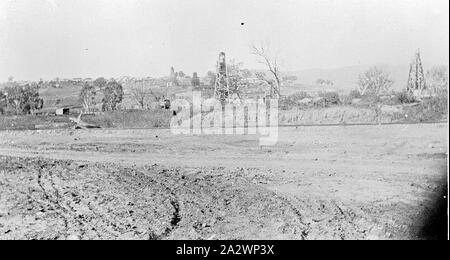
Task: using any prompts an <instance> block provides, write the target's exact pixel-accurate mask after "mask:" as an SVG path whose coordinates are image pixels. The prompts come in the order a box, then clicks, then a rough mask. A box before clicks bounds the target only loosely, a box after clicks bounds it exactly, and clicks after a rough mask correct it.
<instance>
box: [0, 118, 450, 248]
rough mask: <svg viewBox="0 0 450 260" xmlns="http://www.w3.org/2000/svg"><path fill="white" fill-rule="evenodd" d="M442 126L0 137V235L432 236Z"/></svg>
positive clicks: (438, 209)
mask: <svg viewBox="0 0 450 260" xmlns="http://www.w3.org/2000/svg"><path fill="white" fill-rule="evenodd" d="M447 129H448V125H447V124H430V125H398V126H397V125H390V126H352V127H345V126H337V127H301V128H280V129H279V141H278V143H277V145H275V146H270V147H261V146H259V145H258V138H257V136H251V135H241V136H238V135H228V136H206V135H199V136H195V135H188V136H185V135H173V134H172V133H171V132H170V130H89V131H84V130H81V131H76V130H45V131H9V132H0V239H150V240H152V239H439V238H443V236H445V234H446V229H445V230H444V228H445V227H444V226H443V225H445V224H444V223H443V222H442V221H443V220H445V219H446V214H445V213H446V210H447V208H446V206H444V207H442V205H446V203H447V198H446V197H444V196H445V194H446V193H447V184H446V183H447V175H446V170H447V150H448V147H447V140H446V139H447V137H446V136H447ZM444 222H445V221H444Z"/></svg>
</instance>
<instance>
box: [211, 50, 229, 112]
mask: <svg viewBox="0 0 450 260" xmlns="http://www.w3.org/2000/svg"><path fill="white" fill-rule="evenodd" d="M229 96H230V85H229V82H228V71H227V63H226V61H225V52H221V53H219V60H218V61H217V71H216V82H215V85H214V98H215V99H217V100H220V102H221V103H222V104H223V103H225V102H226V101H227V100H228V98H229Z"/></svg>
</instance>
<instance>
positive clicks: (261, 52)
mask: <svg viewBox="0 0 450 260" xmlns="http://www.w3.org/2000/svg"><path fill="white" fill-rule="evenodd" d="M251 48H252V54H253V55H255V56H257V57H258V59H259V62H260V63H261V64H264V65H265V66H266V67H267V69H268V70H269V73H270V74H271V76H272V79H269V78H267V76H266V75H265V74H264V73H258V75H257V77H258V78H259V79H260V80H264V81H265V82H267V83H268V84H269V86H270V88H271V94H272V93H273V94H275V95H276V96H277V97H278V98H279V97H280V96H281V79H282V78H281V72H280V68H279V66H278V61H277V57H276V56H272V55H270V53H269V51H268V48H267V46H265V45H264V44H260V46H259V47H257V46H255V45H252V47H251Z"/></svg>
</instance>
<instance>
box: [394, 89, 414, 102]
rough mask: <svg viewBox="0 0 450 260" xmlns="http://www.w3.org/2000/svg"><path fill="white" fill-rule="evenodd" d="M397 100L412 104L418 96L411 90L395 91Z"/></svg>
mask: <svg viewBox="0 0 450 260" xmlns="http://www.w3.org/2000/svg"><path fill="white" fill-rule="evenodd" d="M395 101H396V102H397V103H400V104H410V103H414V102H416V101H417V100H416V98H415V97H414V96H413V95H412V94H411V92H409V91H406V90H404V91H401V92H397V93H395Z"/></svg>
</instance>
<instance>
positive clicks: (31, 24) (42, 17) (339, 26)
mask: <svg viewBox="0 0 450 260" xmlns="http://www.w3.org/2000/svg"><path fill="white" fill-rule="evenodd" d="M448 9H449V7H448V0H339V1H335V0H314V1H313V0H292V1H291V0H278V1H275V0H189V1H187V0H150V1H146V0H136V1H133V0H123V1H120V0H15V1H14V0H0V81H5V80H7V78H8V76H14V77H15V78H16V79H33V80H37V79H39V78H44V79H51V78H54V77H61V78H64V77H97V76H105V77H117V76H122V75H130V76H161V75H168V74H169V70H170V67H171V66H174V67H175V69H176V70H177V71H178V70H183V71H184V72H185V73H188V74H192V72H194V71H197V72H198V73H199V74H200V75H204V74H205V73H206V71H208V70H214V64H215V62H216V59H217V56H218V53H219V52H220V51H225V52H226V54H227V58H228V59H235V60H237V61H242V62H244V64H245V66H246V67H248V68H259V67H260V65H258V64H257V63H256V61H255V58H254V57H253V56H252V55H251V54H250V50H249V46H250V45H251V44H252V43H259V42H266V43H269V44H270V47H271V50H273V51H274V52H276V53H278V56H279V57H280V60H281V61H282V65H283V69H284V70H300V69H307V68H333V67H341V66H353V65H371V64H392V65H398V64H408V63H409V62H410V60H411V58H412V56H413V54H414V51H415V50H416V49H418V48H420V49H421V52H422V56H423V57H422V58H423V62H424V63H425V65H427V64H448V57H449V51H448V50H449V47H448V45H449V34H448V30H449V13H448ZM241 23H244V24H243V25H242V24H241Z"/></svg>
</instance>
